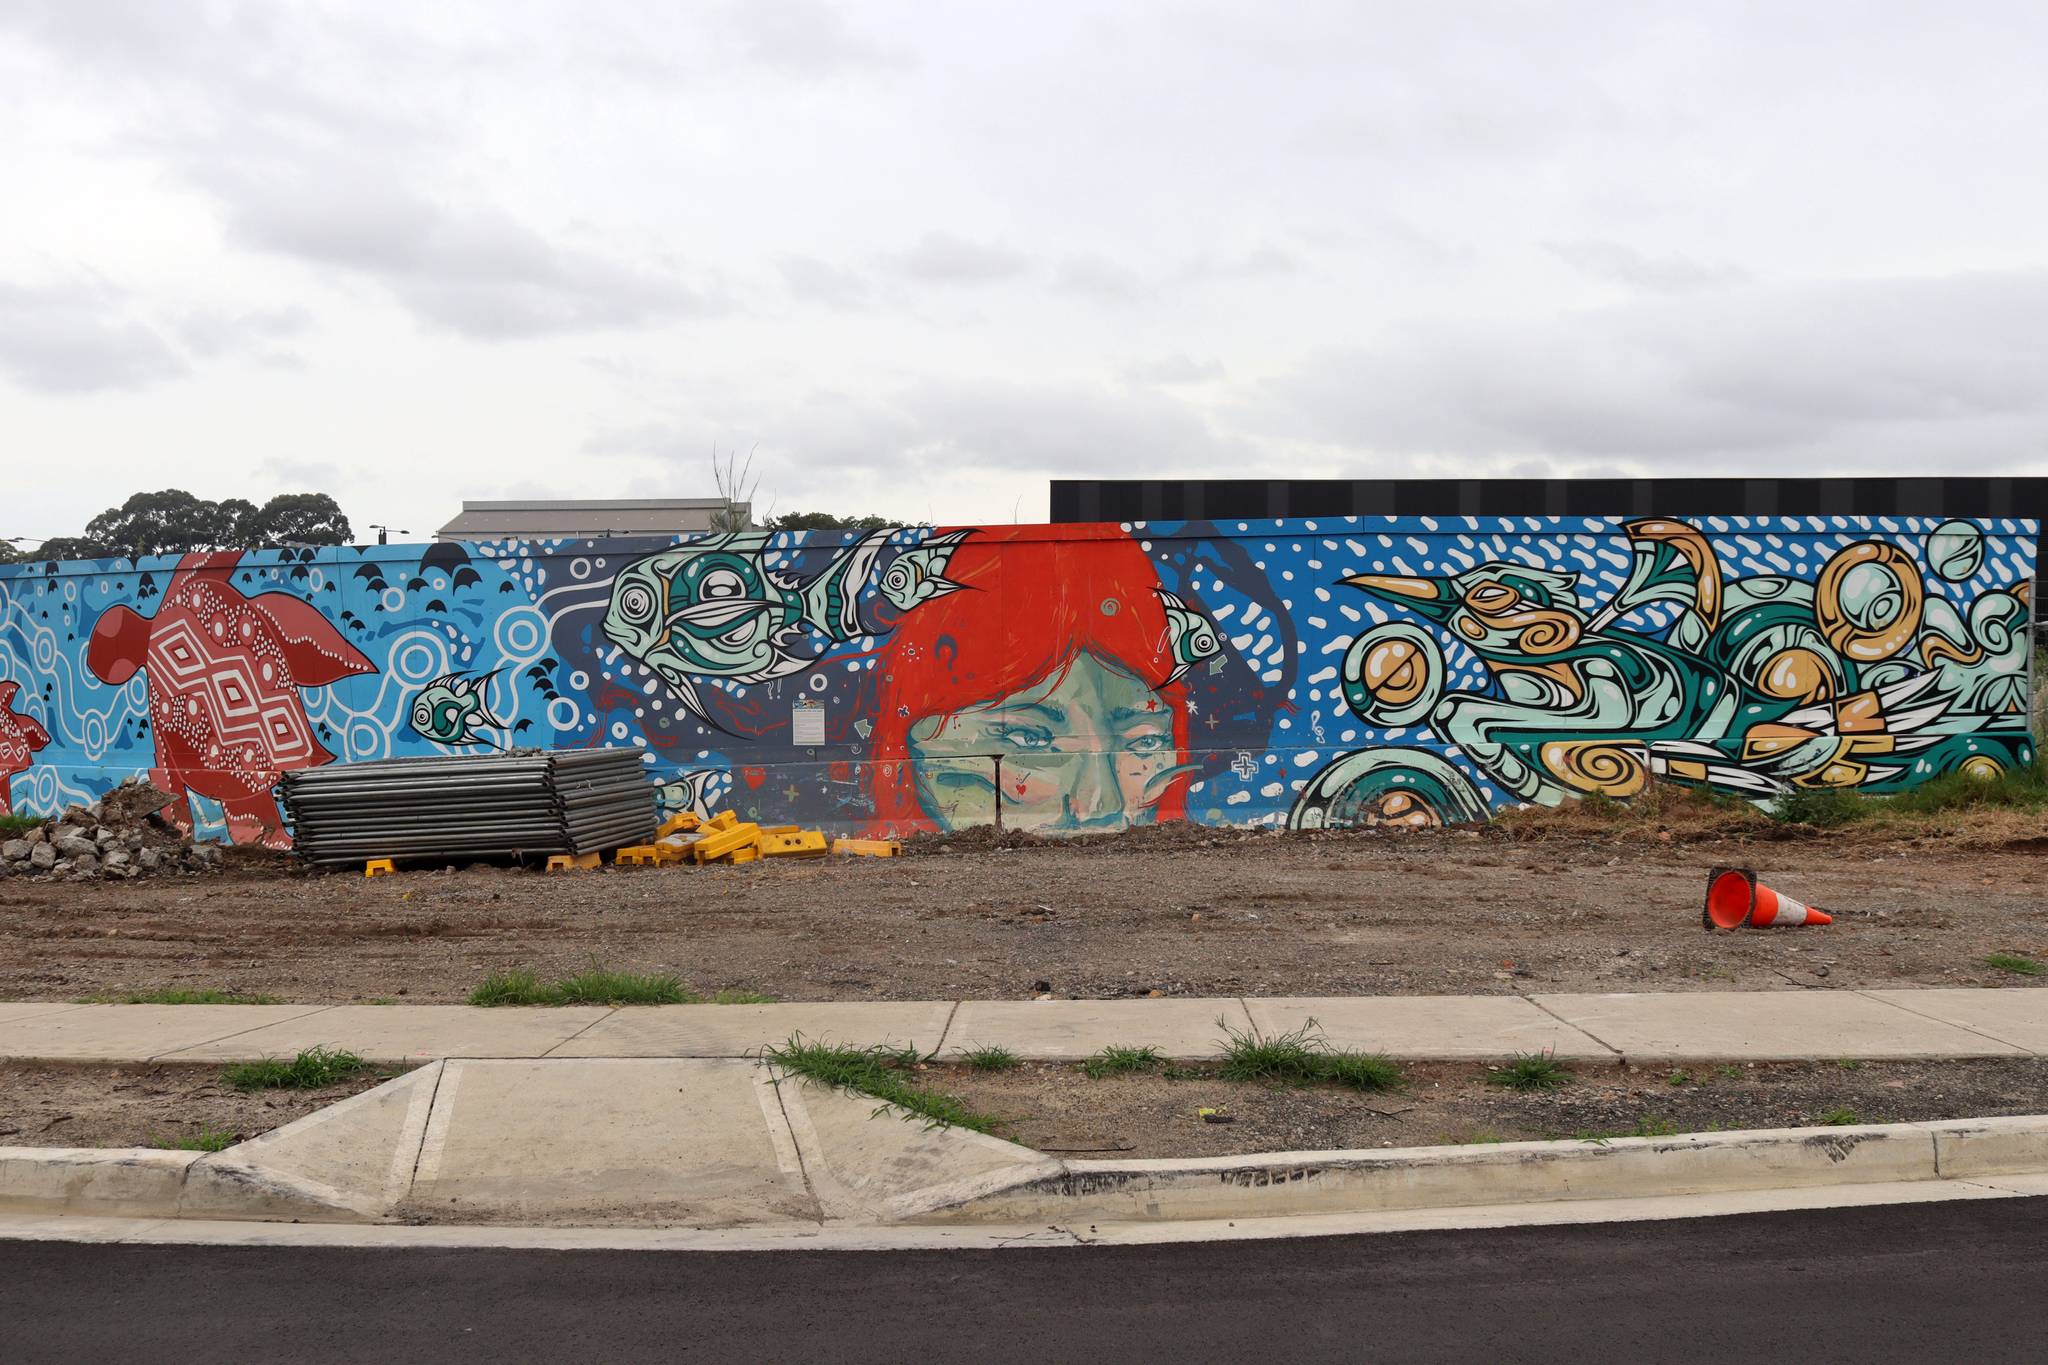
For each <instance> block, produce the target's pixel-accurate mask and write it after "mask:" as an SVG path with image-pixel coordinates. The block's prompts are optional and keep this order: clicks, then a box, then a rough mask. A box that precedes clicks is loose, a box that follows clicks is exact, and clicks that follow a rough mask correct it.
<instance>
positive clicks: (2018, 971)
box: [1984, 953, 2048, 976]
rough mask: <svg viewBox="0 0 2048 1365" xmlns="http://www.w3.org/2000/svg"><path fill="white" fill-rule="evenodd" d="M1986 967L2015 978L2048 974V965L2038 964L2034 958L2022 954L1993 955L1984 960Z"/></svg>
mask: <svg viewBox="0 0 2048 1365" xmlns="http://www.w3.org/2000/svg"><path fill="white" fill-rule="evenodd" d="M1984 965H1985V966H1987V967H1996V968H1998V970H2000V971H2001V972H2011V973H2012V974H2013V975H2015V976H2039V975H2041V973H2043V972H2048V963H2041V962H2036V961H2035V960H2034V959H2033V958H2031V957H2027V956H2025V955H2023V954H2020V953H1992V954H1991V955H1990V956H1988V957H1986V958H1985V959H1984Z"/></svg>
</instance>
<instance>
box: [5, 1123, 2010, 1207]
mask: <svg viewBox="0 0 2048 1365" xmlns="http://www.w3.org/2000/svg"><path fill="white" fill-rule="evenodd" d="M990 1141H993V1139H991V1140H990ZM1059 1167H1060V1168H1059V1170H1058V1171H1057V1172H1056V1173H1053V1174H1045V1175H1038V1176H1035V1177H1030V1178H1026V1179H1022V1180H1017V1181H1014V1182H1013V1183H1010V1184H1009V1185H1007V1186H998V1187H994V1188H991V1186H992V1185H993V1184H994V1182H995V1180H996V1178H997V1177H996V1175H995V1173H990V1174H988V1175H982V1176H975V1177H972V1178H969V1179H967V1180H963V1181H961V1182H959V1183H957V1184H953V1185H951V1186H948V1187H939V1188H934V1189H929V1190H926V1191H919V1192H917V1193H916V1194H914V1195H905V1196H902V1197H898V1198H894V1199H888V1198H884V1199H877V1200H874V1201H873V1202H872V1204H869V1203H868V1201H865V1200H859V1199H856V1200H853V1201H852V1203H853V1205H854V1206H853V1207H846V1206H844V1205H842V1208H841V1211H840V1215H839V1216H838V1217H836V1218H835V1217H828V1221H827V1225H828V1226H830V1225H837V1226H841V1227H852V1226H862V1225H865V1226H888V1225H891V1224H896V1225H903V1224H909V1225H918V1224H947V1225H951V1224H990V1223H1005V1224H1031V1223H1039V1224H1065V1225H1073V1224H1078V1223H1086V1222H1092V1221H1101V1222H1104V1223H1112V1222H1114V1223H1147V1222H1182V1221H1191V1220H1204V1219H1267V1218H1289V1217H1298V1216H1315V1215H1337V1214H1354V1213H1385V1212H1398V1211H1406V1210H1418V1209H1456V1208H1467V1207H1474V1206H1513V1205H1529V1204H1548V1203H1564V1202H1581V1201H1586V1202H1597V1201H1602V1200H1631V1199H1646V1198H1669V1197H1677V1196H1687V1195H1714V1194H1733V1193H1740V1192H1747V1191H1764V1190H1772V1191H1786V1190H1802V1189H1818V1188H1825V1187H1831V1186H1845V1187H1846V1186H1859V1187H1861V1186H1874V1185H1908V1184H1916V1183H1924V1184H1936V1183H1939V1182H1944V1181H1954V1182H1958V1183H1959V1184H1960V1183H1963V1182H1968V1181H1971V1180H1981V1179H1984V1178H1986V1177H1997V1176H2040V1175H2048V1115H2022V1116H2017V1117H2010V1118H1984V1119H1955V1120H1950V1121H1947V1122H1940V1123H1896V1124H1873V1125H1868V1126H1864V1127H1851V1128H1781V1129H1758V1130H1752V1131H1748V1132H1732V1133H1695V1134H1688V1135H1684V1136H1678V1137H1669V1138H1614V1139H1610V1140H1605V1141H1597V1142H1513V1143H1500V1144H1496V1145H1486V1146H1463V1147H1411V1148H1396V1149H1383V1150H1377V1151H1332V1152H1276V1153H1268V1154H1261V1155H1257V1156H1243V1157H1202V1158H1183V1159H1169V1160H1153V1161H1075V1162H1064V1163H1059ZM947 1200H950V1201H951V1202H945V1201H947ZM862 1205H867V1206H866V1207H861V1206H862ZM389 1208H390V1205H389V1203H388V1201H384V1200H379V1199H376V1198H372V1197H369V1196H366V1195H363V1194H359V1193H351V1192H348V1191H344V1190H339V1189H335V1188H333V1187H331V1186H328V1185H325V1184H323V1183H321V1182H319V1181H317V1180H315V1179H313V1178H311V1177H308V1176H303V1175H296V1174H290V1173H284V1172H279V1171H276V1170H259V1169H256V1168H254V1167H251V1166H249V1165H246V1164H244V1163H243V1162H241V1161H239V1160H236V1159H234V1158H233V1156H232V1151H230V1152H226V1153H214V1154H204V1153H199V1152H166V1151H158V1150H155V1149H152V1148H141V1147H126V1148H105V1149H99V1148H75V1147H48V1148H39V1147H7V1148H0V1215H21V1214H58V1215H70V1216H89V1217H101V1218H144V1219H192V1220H234V1221H251V1222H260V1221H271V1222H307V1223H376V1222H379V1221H380V1220H382V1219H384V1218H385V1217H387V1216H388V1212H389ZM849 1214H850V1215H852V1216H851V1217H848V1216H847V1215H849ZM863 1215H864V1216H863ZM813 1226H815V1225H813Z"/></svg>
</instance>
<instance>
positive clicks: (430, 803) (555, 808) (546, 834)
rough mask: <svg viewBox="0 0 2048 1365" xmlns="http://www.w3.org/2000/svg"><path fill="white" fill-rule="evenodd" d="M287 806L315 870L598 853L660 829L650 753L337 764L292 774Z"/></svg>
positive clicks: (282, 792)
mask: <svg viewBox="0 0 2048 1365" xmlns="http://www.w3.org/2000/svg"><path fill="white" fill-rule="evenodd" d="M278 800H279V802H280V804H281V805H282V806H283V808H284V813H285V818H286V820H287V821H288V822H289V823H290V826H291V831H292V839H293V843H294V847H295V848H296V849H297V851H298V853H299V856H300V857H302V858H305V859H306V860H308V861H309V862H314V863H323V864H336V863H355V862H366V861H368V860H370V859H373V858H449V857H481V856H485V855H491V854H534V855H541V854H555V853H594V852H598V851H600V850H603V849H611V848H619V847H622V846H624V845H628V844H641V843H646V842H648V841H649V840H650V839H652V838H653V837H654V830H655V826H656V824H657V823H658V820H657V816H656V811H655V806H656V801H655V792H654V785H653V783H651V782H650V781H649V780H648V778H647V772H646V769H645V767H644V766H643V765H642V763H641V757H640V751H639V750H638V749H568V750H561V751H557V752H552V753H550V752H542V751H535V752H530V753H508V754H484V755H480V756H475V757H448V758H394V759H385V760H382V761H380V762H375V763H330V764H327V765H325V766H322V767H318V768H298V769H294V770H293V771H291V772H287V773H285V774H284V780H283V781H282V782H281V783H280V784H279V787H278Z"/></svg>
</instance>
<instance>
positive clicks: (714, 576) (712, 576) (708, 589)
mask: <svg viewBox="0 0 2048 1365" xmlns="http://www.w3.org/2000/svg"><path fill="white" fill-rule="evenodd" d="M746 590H747V584H746V581H745V580H744V579H742V578H741V577H740V576H739V575H738V574H736V573H734V572H733V571H732V570H731V569H713V570H712V571H711V572H710V573H708V574H705V575H704V583H703V586H702V587H701V589H700V591H701V592H702V593H703V595H704V597H705V599H706V600H707V601H719V600H722V599H724V598H728V597H739V596H742V595H743V594H745V592H746Z"/></svg>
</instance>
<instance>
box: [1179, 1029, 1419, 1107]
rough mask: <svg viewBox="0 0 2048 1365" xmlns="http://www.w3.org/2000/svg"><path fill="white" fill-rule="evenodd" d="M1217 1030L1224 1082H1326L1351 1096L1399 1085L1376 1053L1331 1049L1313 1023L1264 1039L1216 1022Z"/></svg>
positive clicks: (1397, 1073)
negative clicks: (1345, 1089)
mask: <svg viewBox="0 0 2048 1365" xmlns="http://www.w3.org/2000/svg"><path fill="white" fill-rule="evenodd" d="M1216 1023H1217V1026H1218V1027H1219V1028H1221V1029H1222V1030H1223V1049H1222V1051H1223V1063H1222V1066H1221V1067H1220V1068H1219V1070H1220V1072H1221V1074H1222V1076H1223V1079H1225V1080H1227V1081H1269V1082H1274V1083H1277V1084H1281V1085H1313V1084H1315V1083H1317V1082H1327V1083H1329V1084H1331V1085H1342V1086H1348V1087H1350V1088H1351V1089H1353V1090H1392V1089H1394V1088H1395V1087H1396V1086H1398V1085H1400V1084H1401V1068H1400V1066H1399V1065H1398V1064H1396V1063H1395V1062H1393V1061H1392V1060H1390V1059H1388V1058H1386V1057H1383V1056H1381V1055H1380V1054H1379V1053H1377V1052H1360V1051H1358V1050H1356V1049H1354V1048H1335V1047H1331V1046H1330V1044H1329V1042H1328V1040H1327V1039H1325V1038H1324V1037H1323V1035H1322V1031H1321V1030H1320V1029H1319V1028H1318V1027H1317V1025H1316V1021H1315V1020H1313V1019H1310V1020H1309V1021H1307V1022H1306V1023H1304V1024H1303V1025H1302V1026H1301V1027H1300V1028H1298V1029H1295V1030H1294V1031H1293V1032H1291V1033H1280V1034H1275V1035H1273V1036H1272V1037H1270V1038H1269V1037H1266V1036H1264V1035H1262V1034H1260V1033H1258V1032H1256V1031H1251V1032H1244V1031H1240V1030H1238V1029H1234V1028H1232V1027H1231V1026H1230V1025H1229V1024H1228V1023H1226V1022H1224V1021H1223V1020H1221V1019H1219V1020H1217V1021H1216Z"/></svg>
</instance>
